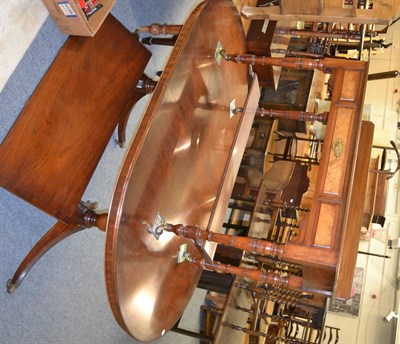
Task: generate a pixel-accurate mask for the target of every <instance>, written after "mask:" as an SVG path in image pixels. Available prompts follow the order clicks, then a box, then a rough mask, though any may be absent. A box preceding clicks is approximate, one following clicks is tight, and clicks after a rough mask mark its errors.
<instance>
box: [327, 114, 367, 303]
mask: <svg viewBox="0 0 400 344" xmlns="http://www.w3.org/2000/svg"><path fill="white" fill-rule="evenodd" d="M373 136H374V124H373V123H372V122H365V121H364V122H363V123H362V129H361V136H360V144H359V147H358V151H357V156H356V161H357V163H356V168H355V173H354V179H353V185H352V192H351V196H350V202H349V204H348V207H347V209H346V217H345V218H346V220H347V221H345V223H344V224H343V233H342V238H341V245H340V246H341V250H340V254H339V261H338V265H337V268H336V281H335V288H334V296H335V297H337V298H349V297H350V295H351V288H352V282H353V277H354V269H355V266H356V260H357V254H355V253H356V252H357V249H358V244H359V241H360V235H361V224H362V217H363V210H364V197H365V193H366V189H367V180H368V174H369V164H370V158H371V150H372V141H373Z"/></svg>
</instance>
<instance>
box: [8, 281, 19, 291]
mask: <svg viewBox="0 0 400 344" xmlns="http://www.w3.org/2000/svg"><path fill="white" fill-rule="evenodd" d="M17 288H18V287H17V286H16V285H15V284H14V283H13V282H12V281H11V279H9V280H8V281H7V293H9V294H13V293H14V292H15V291H16V290H17Z"/></svg>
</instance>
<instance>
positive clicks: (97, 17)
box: [43, 0, 115, 36]
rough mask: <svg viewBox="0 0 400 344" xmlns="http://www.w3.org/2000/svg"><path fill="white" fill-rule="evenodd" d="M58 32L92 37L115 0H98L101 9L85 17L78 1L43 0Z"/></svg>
mask: <svg viewBox="0 0 400 344" xmlns="http://www.w3.org/2000/svg"><path fill="white" fill-rule="evenodd" d="M43 3H44V5H45V6H46V8H47V10H48V11H49V13H50V15H51V17H52V18H53V20H54V22H55V23H56V24H57V26H58V29H59V30H60V32H62V33H65V34H67V35H75V36H94V35H95V34H96V32H97V31H98V29H99V28H100V26H101V24H102V23H103V21H104V19H105V18H106V17H107V15H108V13H109V12H110V10H111V8H112V6H113V5H114V3H115V0H99V1H98V4H101V5H102V7H101V8H100V9H98V10H97V11H96V12H95V13H93V14H92V15H91V16H90V17H89V18H87V17H86V15H85V13H84V12H83V10H82V8H81V6H80V5H79V1H78V0H43Z"/></svg>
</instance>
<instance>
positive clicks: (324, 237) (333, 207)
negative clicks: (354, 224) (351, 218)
mask: <svg viewBox="0 0 400 344" xmlns="http://www.w3.org/2000/svg"><path fill="white" fill-rule="evenodd" d="M339 210H340V208H339V206H338V205H337V204H327V203H322V204H321V206H320V211H319V212H320V216H319V217H318V224H317V230H316V233H315V239H314V244H315V245H318V246H323V247H327V248H331V247H332V244H333V235H334V232H335V230H336V223H337V219H338V217H339Z"/></svg>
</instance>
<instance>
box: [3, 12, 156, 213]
mask: <svg viewBox="0 0 400 344" xmlns="http://www.w3.org/2000/svg"><path fill="white" fill-rule="evenodd" d="M115 37H118V39H115ZM149 58H150V53H149V52H148V51H147V50H146V49H145V48H144V47H143V46H142V45H141V44H140V43H139V42H138V41H137V40H136V39H135V38H133V36H132V34H131V33H130V32H129V30H127V29H126V28H125V27H124V26H123V25H122V24H121V23H119V22H118V21H117V20H116V19H115V18H114V17H112V16H108V18H107V19H106V21H105V22H104V25H102V27H101V28H100V30H99V31H98V33H97V34H96V36H95V37H93V38H91V37H90V38H88V37H78V36H71V37H70V38H68V40H67V41H66V43H65V45H64V47H62V48H61V50H60V52H59V54H58V55H57V57H56V58H55V60H54V62H53V64H52V65H51V66H50V68H49V69H48V71H47V72H46V74H45V75H44V77H43V79H42V80H41V81H40V83H39V85H38V86H37V88H36V90H35V91H34V93H33V94H32V96H31V98H30V99H29V100H28V102H27V104H26V106H25V108H24V109H23V111H22V112H21V114H20V116H19V118H18V120H17V121H16V122H15V124H14V126H13V127H12V128H11V130H10V132H9V133H8V135H7V137H6V138H5V140H4V142H3V143H2V144H1V146H0V186H1V187H4V188H5V189H7V190H8V191H10V192H12V193H14V194H15V195H17V196H19V197H21V198H22V199H24V200H26V201H28V202H30V203H31V204H33V205H34V206H36V207H38V208H41V209H42V210H43V211H45V212H47V213H49V214H50V215H52V216H54V217H56V218H59V219H61V220H68V218H69V217H70V216H72V215H73V213H74V212H75V209H76V206H77V204H78V203H79V201H81V197H82V195H83V193H84V191H85V189H86V186H87V184H88V182H89V180H90V178H91V176H92V174H93V172H94V169H95V168H96V165H97V163H98V161H99V160H100V158H101V155H102V154H103V151H104V149H105V148H106V146H107V144H108V142H109V140H110V138H111V135H112V134H113V131H114V129H115V127H116V125H117V123H118V121H119V118H120V116H121V114H122V113H123V110H124V108H125V105H126V103H128V101H129V100H130V99H131V97H132V93H133V90H134V87H135V86H136V83H137V81H138V80H139V79H140V77H141V76H142V74H143V71H144V68H145V66H146V64H147V62H148V60H149ZM121 66H123V67H122V68H121Z"/></svg>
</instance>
